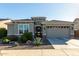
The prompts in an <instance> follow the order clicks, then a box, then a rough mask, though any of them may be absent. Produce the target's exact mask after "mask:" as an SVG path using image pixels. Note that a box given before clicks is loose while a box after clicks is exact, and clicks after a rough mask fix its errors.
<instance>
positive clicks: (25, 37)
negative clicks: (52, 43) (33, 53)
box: [20, 32, 32, 43]
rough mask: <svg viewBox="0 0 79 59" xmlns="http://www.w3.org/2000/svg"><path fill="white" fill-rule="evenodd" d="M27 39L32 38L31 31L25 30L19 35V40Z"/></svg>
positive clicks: (24, 40)
mask: <svg viewBox="0 0 79 59" xmlns="http://www.w3.org/2000/svg"><path fill="white" fill-rule="evenodd" d="M27 40H32V33H31V32H25V33H24V34H23V35H21V37H20V42H22V43H26V41H27Z"/></svg>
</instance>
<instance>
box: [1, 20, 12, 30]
mask: <svg viewBox="0 0 79 59" xmlns="http://www.w3.org/2000/svg"><path fill="white" fill-rule="evenodd" d="M10 21H11V20H10V19H0V28H6V29H7V25H6V24H5V23H7V22H10Z"/></svg>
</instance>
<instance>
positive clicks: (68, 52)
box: [0, 49, 79, 56]
mask: <svg viewBox="0 0 79 59" xmlns="http://www.w3.org/2000/svg"><path fill="white" fill-rule="evenodd" d="M0 55H1V56H79V49H36V50H1V51H0Z"/></svg>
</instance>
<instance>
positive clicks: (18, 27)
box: [18, 24, 30, 35]
mask: <svg viewBox="0 0 79 59" xmlns="http://www.w3.org/2000/svg"><path fill="white" fill-rule="evenodd" d="M20 25H22V26H23V29H22V30H23V33H24V25H27V27H28V28H27V29H28V32H29V31H30V27H29V24H18V35H22V34H20V33H19V26H20Z"/></svg>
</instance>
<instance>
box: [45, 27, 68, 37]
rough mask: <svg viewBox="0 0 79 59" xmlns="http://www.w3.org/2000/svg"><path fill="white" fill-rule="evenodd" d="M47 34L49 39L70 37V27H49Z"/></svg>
mask: <svg viewBox="0 0 79 59" xmlns="http://www.w3.org/2000/svg"><path fill="white" fill-rule="evenodd" d="M46 32H47V33H46V34H47V37H48V38H56V37H69V27H68V26H65V27H63V26H60V27H58V26H54V27H52V26H51V27H50V26H49V27H47V30H46Z"/></svg>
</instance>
